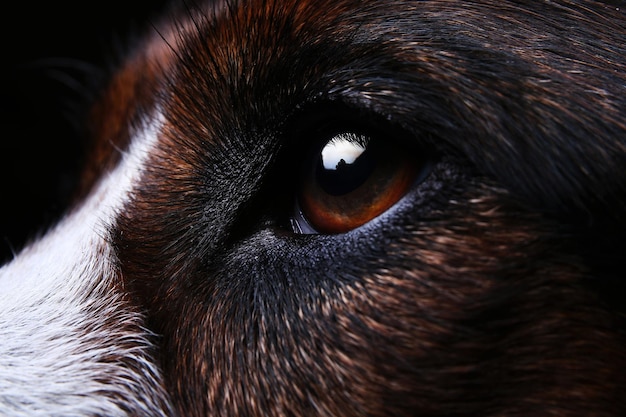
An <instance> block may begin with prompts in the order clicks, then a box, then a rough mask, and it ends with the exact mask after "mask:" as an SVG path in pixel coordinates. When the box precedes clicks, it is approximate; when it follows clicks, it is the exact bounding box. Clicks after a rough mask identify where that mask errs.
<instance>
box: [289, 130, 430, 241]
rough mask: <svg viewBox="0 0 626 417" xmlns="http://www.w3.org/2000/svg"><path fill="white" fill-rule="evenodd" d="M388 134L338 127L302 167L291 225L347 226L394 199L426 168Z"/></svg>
mask: <svg viewBox="0 0 626 417" xmlns="http://www.w3.org/2000/svg"><path fill="white" fill-rule="evenodd" d="M419 159H420V161H417V162H416V161H415V159H414V157H413V154H412V153H410V152H407V151H406V149H404V148H403V147H402V146H399V145H396V144H394V143H393V141H390V140H389V139H388V138H383V137H380V136H379V135H367V134H361V133H356V132H351V131H339V132H336V133H333V134H331V135H330V137H329V138H327V139H326V140H324V141H322V144H321V146H318V147H316V148H315V151H314V152H312V154H311V156H310V157H309V160H308V161H307V163H306V164H305V166H304V168H305V169H304V172H303V175H302V178H301V180H300V184H299V187H298V190H299V191H298V195H297V202H296V209H295V214H294V216H293V219H292V226H293V229H294V231H295V232H296V233H301V234H315V233H320V234H337V233H344V232H348V231H350V230H353V229H355V228H357V227H359V226H361V225H363V224H365V223H367V222H369V221H370V220H372V219H374V218H375V217H377V216H379V215H380V214H382V213H384V212H385V211H386V210H388V209H389V208H390V207H392V206H393V205H394V204H395V203H396V202H398V201H399V200H400V199H401V198H402V197H403V196H404V195H405V194H406V193H407V191H408V190H409V188H410V187H411V186H412V185H413V184H414V183H415V181H416V178H417V177H418V176H419V175H420V173H423V172H424V170H425V169H426V163H425V162H424V161H425V160H426V159H422V158H419Z"/></svg>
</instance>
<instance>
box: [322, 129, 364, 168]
mask: <svg viewBox="0 0 626 417" xmlns="http://www.w3.org/2000/svg"><path fill="white" fill-rule="evenodd" d="M366 141H367V138H366V137H362V136H360V135H356V134H354V133H340V134H338V135H336V136H335V137H333V138H332V139H331V140H330V141H329V142H328V143H327V144H326V146H324V149H322V165H323V166H324V169H327V170H337V169H338V168H339V166H340V165H342V164H347V165H350V164H353V163H354V161H356V160H357V158H358V157H359V156H361V154H363V152H365V146H364V145H362V144H361V143H366ZM341 161H343V163H341Z"/></svg>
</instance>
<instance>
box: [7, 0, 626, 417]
mask: <svg viewBox="0 0 626 417" xmlns="http://www.w3.org/2000/svg"><path fill="white" fill-rule="evenodd" d="M625 12H626V10H624V9H621V8H620V7H618V5H617V4H615V2H612V3H611V2H604V3H603V2H595V1H574V0H555V1H538V0H537V1H531V0H517V1H513V0H510V1H495V0H477V1H458V0H433V1H429V0H426V1H400V0H391V1H384V2H383V1H374V0H358V1H355V0H334V1H326V0H321V1H310V0H307V1H302V0H300V1H298V0H250V1H241V2H237V1H234V0H233V1H224V2H220V1H217V2H209V3H206V4H200V5H189V4H183V5H176V4H175V5H173V6H172V9H171V10H169V11H168V13H166V14H165V16H164V18H163V20H162V21H160V22H156V23H155V30H153V31H151V32H150V33H147V34H146V35H145V37H144V38H142V39H141V40H140V41H137V42H135V43H133V44H132V45H131V46H130V47H129V52H128V55H127V56H126V57H125V58H124V59H123V60H122V61H121V62H120V64H119V66H118V67H117V68H116V70H115V71H114V73H113V74H112V75H111V80H110V83H109V84H108V86H107V88H106V89H104V90H103V91H102V94H101V95H100V96H99V97H98V99H97V100H96V101H95V102H94V104H93V107H92V111H91V117H90V119H89V122H88V123H89V125H88V126H89V129H90V132H91V133H92V136H93V140H94V142H93V143H94V147H93V151H92V153H91V157H90V158H89V160H88V161H89V163H88V165H87V166H86V167H85V170H84V173H83V175H82V177H81V181H82V182H81V186H80V187H79V190H77V198H76V203H75V204H74V205H73V207H72V208H71V210H69V212H68V213H67V215H66V216H64V218H63V219H61V220H60V222H59V223H58V225H57V226H56V227H55V228H54V229H52V230H51V231H50V232H48V233H47V234H46V235H45V236H43V237H42V238H41V239H39V240H37V241H36V242H33V243H32V244H30V245H29V246H27V247H26V248H25V249H24V250H23V251H22V252H21V253H20V254H19V255H18V256H16V258H15V259H14V260H12V261H11V262H10V263H8V264H7V265H5V266H4V267H2V269H0V283H1V288H2V289H1V290H0V414H2V415H11V416H21V415H24V416H31V415H46V416H75V415H76V416H78V415H107V416H114V415H137V416H139V415H141V416H143V415H154V416H158V415H168V416H169V415H180V416H204V415H234V416H247V415H250V416H252V415H263V416H266V415H272V416H279V415H281V416H282V415H284V416H300V415H301V416H305V415H306V416H309V415H320V416H330V415H333V416H387V415H394V416H401V415H407V416H408V415H419V416H518V415H519V416H522V415H523V416H528V415H533V416H555V415H558V416H623V415H626V400H625V399H624V396H623V392H624V390H625V389H626V372H625V371H626V340H625V339H626V327H625V325H626V322H625V313H626V311H625V307H626V291H625V290H626V285H625V284H624V279H625V277H624V273H623V268H622V263H623V256H624V254H625V253H626V250H625V249H626V245H625V239H624V237H625V236H626V234H625V231H626V170H624V168H623V167H625V166H626V98H625V97H626V14H625ZM328 123H330V124H333V125H335V124H339V125H341V126H342V127H348V128H353V129H356V130H359V131H361V130H364V131H368V132H369V131H370V130H371V131H375V132H378V133H380V132H382V136H383V137H384V140H385V143H387V144H389V146H399V147H400V148H401V149H403V150H404V153H405V154H407V155H409V159H410V160H412V161H426V162H425V163H424V164H422V165H423V170H424V172H425V174H424V175H423V177H421V179H420V180H419V181H418V182H417V183H416V184H415V185H414V186H413V187H412V188H411V189H410V190H409V191H408V192H407V194H406V195H405V196H404V197H403V198H401V199H400V200H399V201H398V202H397V203H396V204H394V205H393V207H391V208H390V209H389V210H387V211H385V212H384V213H382V214H381V215H379V216H376V217H375V218H373V219H371V221H368V222H366V223H364V224H363V225H361V226H359V227H356V228H353V229H352V230H350V231H348V232H345V233H338V234H323V233H317V234H315V233H314V234H303V233H299V231H297V230H295V231H294V230H293V229H292V228H291V227H290V220H293V213H294V199H296V196H297V195H298V193H299V192H301V184H302V183H301V179H300V178H301V175H300V171H301V170H302V169H303V168H302V166H306V164H307V161H308V158H310V154H309V149H310V147H311V146H313V145H314V144H315V143H316V141H318V140H319V139H320V138H319V137H318V136H319V134H320V130H319V129H320V128H319V126H324V125H325V124H328ZM378 133H377V134H378Z"/></svg>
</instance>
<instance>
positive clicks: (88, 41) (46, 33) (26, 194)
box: [0, 0, 165, 262]
mask: <svg viewBox="0 0 626 417" xmlns="http://www.w3.org/2000/svg"><path fill="white" fill-rule="evenodd" d="M164 4H165V1H164V0H152V1H145V0H130V1H129V0H126V1H121V0H109V1H107V2H89V1H80V2H79V1H60V2H20V3H19V4H17V5H16V4H13V5H12V6H13V7H12V8H11V9H10V10H11V11H9V8H5V11H4V13H3V20H4V21H3V23H2V25H0V26H1V29H0V30H1V38H0V39H2V49H1V50H0V54H1V55H0V56H2V66H1V67H2V69H1V71H0V83H1V88H0V104H1V107H0V114H1V126H2V129H1V130H0V132H2V133H1V135H2V137H0V169H1V171H0V175H1V177H0V186H1V187H2V188H1V191H0V205H1V206H2V212H1V215H0V262H4V261H6V260H7V259H10V258H11V256H12V252H13V251H17V250H19V249H20V248H21V247H22V245H23V244H24V242H25V241H26V240H28V239H30V238H32V237H33V236H35V235H36V234H37V233H39V232H40V231H42V230H44V229H45V228H46V227H47V226H49V225H50V224H52V223H53V222H54V221H55V219H57V218H58V216H59V215H60V213H61V212H62V211H63V209H64V208H65V206H66V204H67V200H68V198H69V196H70V194H71V190H72V188H73V186H74V184H75V178H76V173H77V170H78V169H79V167H80V161H81V156H82V154H83V151H84V149H85V147H86V146H85V145H86V141H85V138H84V135H83V133H82V132H81V131H80V129H79V128H78V127H79V126H80V122H81V120H80V118H81V117H82V116H81V114H80V112H81V110H84V107H85V104H84V103H85V101H84V98H85V97H89V94H90V93H91V92H92V91H93V90H94V87H95V86H97V85H98V82H100V81H101V80H102V76H103V75H104V71H103V69H104V68H106V67H107V62H108V61H110V59H111V57H114V56H116V55H118V54H119V51H123V48H122V47H121V45H124V44H125V43H126V40H127V39H128V38H129V37H130V36H133V35H134V34H135V33H137V32H141V31H143V30H149V28H150V21H151V20H153V19H154V17H155V16H156V15H158V14H159V13H160V10H162V9H163V8H164ZM85 68H89V69H88V70H85ZM68 255H71V254H68Z"/></svg>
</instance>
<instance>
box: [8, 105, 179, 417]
mask: <svg viewBox="0 0 626 417" xmlns="http://www.w3.org/2000/svg"><path fill="white" fill-rule="evenodd" d="M160 126H161V120H160V118H159V117H156V118H155V119H153V120H151V121H150V122H147V123H146V124H145V127H144V129H143V130H142V131H141V132H138V134H136V135H135V137H134V138H133V140H132V142H131V143H132V144H131V146H130V148H129V150H128V151H127V152H125V153H124V155H123V158H122V161H121V163H120V164H119V165H118V166H117V168H116V169H115V170H114V171H113V172H111V173H110V174H108V176H106V177H105V178H103V179H102V181H101V182H100V183H99V185H98V187H97V188H96V190H95V192H94V193H93V194H92V195H91V196H90V197H89V198H88V199H87V200H86V202H85V203H84V204H83V205H82V206H81V207H79V208H78V209H77V210H75V211H74V212H73V213H72V214H71V215H69V216H68V217H66V218H65V219H64V220H63V221H62V222H61V223H59V225H57V226H56V227H55V228H54V229H53V230H52V231H51V232H50V233H48V234H47V235H46V236H44V237H43V238H42V239H40V240H39V241H37V242H35V243H34V244H32V245H31V246H29V247H27V248H26V249H25V250H24V251H23V252H22V253H21V254H19V255H18V256H17V257H16V258H15V259H14V260H13V261H12V262H11V263H9V264H7V265H6V266H4V267H2V268H1V269H0V415H2V416H39V415H41V416H65V417H67V416H85V415H106V416H121V415H127V413H131V414H139V415H167V414H169V413H168V410H167V409H168V405H167V404H168V402H167V400H166V398H167V397H166V394H165V393H164V392H163V390H162V388H161V384H160V381H161V376H160V374H159V370H158V369H157V368H156V367H155V366H154V364H153V363H151V362H150V361H149V357H148V356H147V354H146V352H147V350H148V349H149V348H150V347H151V344H150V341H149V340H148V337H149V336H150V335H149V333H148V332H147V331H145V330H142V329H141V323H142V317H141V316H140V315H139V314H137V313H134V312H132V311H130V309H129V308H128V307H127V304H126V303H125V301H124V295H123V294H122V293H121V292H117V291H111V290H110V288H112V286H111V283H112V282H114V280H118V279H119V271H118V269H117V261H116V257H115V254H114V252H113V250H112V249H111V247H110V245H109V243H108V230H110V228H111V227H113V226H114V225H115V218H116V213H118V212H119V211H120V210H121V209H122V208H123V206H124V204H125V203H126V201H127V200H128V196H129V194H130V193H131V191H132V189H133V186H134V184H136V183H137V181H138V179H139V177H140V174H141V170H142V166H143V165H144V164H145V161H146V156H147V154H148V152H149V150H150V149H151V148H153V146H154V144H155V142H156V140H157V137H158V132H159V128H160ZM105 321H106V325H104V324H105ZM126 324H130V325H132V326H133V328H134V329H136V330H133V331H132V332H131V331H128V330H124V329H123V326H124V325H126ZM119 358H124V360H125V362H124V363H121V362H116V359H119ZM128 363H132V364H133V366H130V367H129V366H128Z"/></svg>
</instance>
